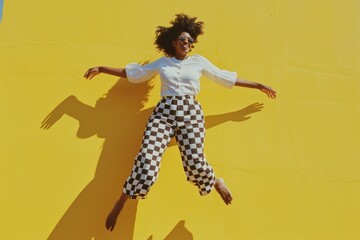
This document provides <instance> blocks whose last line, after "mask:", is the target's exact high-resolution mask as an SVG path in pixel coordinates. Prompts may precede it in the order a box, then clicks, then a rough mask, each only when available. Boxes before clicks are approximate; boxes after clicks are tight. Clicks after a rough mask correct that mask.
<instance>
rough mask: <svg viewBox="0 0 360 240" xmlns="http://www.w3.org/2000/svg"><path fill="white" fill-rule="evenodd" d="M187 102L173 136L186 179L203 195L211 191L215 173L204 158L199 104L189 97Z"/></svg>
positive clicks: (202, 121) (201, 113)
mask: <svg viewBox="0 0 360 240" xmlns="http://www.w3.org/2000/svg"><path fill="white" fill-rule="evenodd" d="M189 102H190V103H189V104H190V105H189V107H188V108H189V109H185V114H184V118H183V122H182V123H180V122H179V121H178V128H177V130H176V132H175V137H176V141H177V143H178V147H179V149H180V153H181V158H182V163H183V168H184V171H185V174H186V176H187V180H188V181H189V182H191V183H193V184H194V185H196V186H197V187H198V190H199V193H200V195H202V196H203V195H206V194H208V193H210V192H211V190H212V188H213V186H214V184H215V175H214V170H213V169H212V167H211V166H210V164H209V163H208V162H207V161H206V158H205V153H204V139H205V122H204V116H203V112H202V109H201V106H200V104H199V103H198V102H197V101H196V100H195V99H190V100H189Z"/></svg>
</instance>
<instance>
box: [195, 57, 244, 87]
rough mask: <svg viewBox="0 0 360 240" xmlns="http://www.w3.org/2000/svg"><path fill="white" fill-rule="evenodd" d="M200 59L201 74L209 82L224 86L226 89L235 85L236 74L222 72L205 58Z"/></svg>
mask: <svg viewBox="0 0 360 240" xmlns="http://www.w3.org/2000/svg"><path fill="white" fill-rule="evenodd" d="M200 57H201V64H202V67H203V71H202V73H203V74H204V76H205V77H207V78H209V79H210V80H212V81H214V82H216V83H218V84H220V85H222V86H224V87H227V88H232V87H233V86H234V85H235V82H236V79H237V73H236V72H230V71H227V70H222V69H219V68H218V67H216V66H215V65H213V64H212V63H211V62H210V61H209V60H207V59H206V58H205V57H203V56H200Z"/></svg>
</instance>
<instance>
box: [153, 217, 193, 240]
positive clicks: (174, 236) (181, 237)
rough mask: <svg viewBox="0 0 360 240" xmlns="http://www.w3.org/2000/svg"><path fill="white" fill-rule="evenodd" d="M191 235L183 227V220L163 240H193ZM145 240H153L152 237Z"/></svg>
mask: <svg viewBox="0 0 360 240" xmlns="http://www.w3.org/2000/svg"><path fill="white" fill-rule="evenodd" d="M193 239H194V237H193V235H192V233H191V232H190V231H189V229H187V228H186V227H185V220H181V221H180V222H178V223H177V224H176V226H175V227H174V228H173V230H171V232H170V233H169V234H168V235H167V236H166V237H165V238H164V240H193ZM147 240H153V237H152V235H151V236H150V237H149V238H148V239H147Z"/></svg>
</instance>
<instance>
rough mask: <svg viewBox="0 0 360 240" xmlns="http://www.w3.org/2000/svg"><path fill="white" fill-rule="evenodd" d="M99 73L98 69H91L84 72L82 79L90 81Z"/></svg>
mask: <svg viewBox="0 0 360 240" xmlns="http://www.w3.org/2000/svg"><path fill="white" fill-rule="evenodd" d="M99 73H100V67H93V68H90V69H89V70H87V71H86V73H85V74H84V78H86V79H88V80H91V79H92V78H93V77H95V76H96V75H98V74H99Z"/></svg>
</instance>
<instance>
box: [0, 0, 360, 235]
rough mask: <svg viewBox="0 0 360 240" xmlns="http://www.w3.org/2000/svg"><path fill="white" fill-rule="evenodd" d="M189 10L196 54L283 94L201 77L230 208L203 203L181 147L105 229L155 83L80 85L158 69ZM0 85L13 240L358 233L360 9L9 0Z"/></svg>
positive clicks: (210, 136)
mask: <svg viewBox="0 0 360 240" xmlns="http://www.w3.org/2000/svg"><path fill="white" fill-rule="evenodd" d="M180 12H184V13H187V14H190V15H192V16H197V17H198V18H199V20H201V21H204V22H205V23H206V28H205V32H206V33H205V35H204V36H201V37H200V38H199V43H198V44H197V45H196V48H195V49H194V50H193V53H198V54H202V55H203V56H205V57H207V58H208V59H210V60H211V61H212V62H213V63H214V64H215V65H217V66H219V67H220V68H223V69H227V70H232V71H237V72H238V75H239V77H241V78H243V79H248V80H251V81H256V82H262V83H265V84H268V85H270V86H272V87H273V88H274V89H276V90H277V92H278V98H277V99H276V100H270V99H268V98H267V97H266V95H264V94H262V93H261V92H259V91H257V90H251V89H244V88H234V89H232V90H228V89H225V88H223V87H221V86H219V85H217V84H215V83H213V82H211V81H210V80H207V79H205V78H204V79H202V86H201V93H200V95H199V97H198V99H199V101H200V102H201V103H202V106H203V108H204V111H205V115H206V117H207V136H206V154H207V159H208V161H209V162H210V163H211V164H212V165H213V167H214V169H215V171H216V174H217V176H221V177H223V178H224V179H225V181H226V183H227V185H228V186H229V188H230V189H231V191H232V194H233V197H234V201H233V204H232V205H231V206H225V205H224V204H223V202H222V201H221V199H220V197H219V196H218V195H217V194H216V193H215V192H214V193H212V194H210V195H209V196H206V197H200V196H199V194H198V192H197V189H196V188H194V187H193V186H192V185H190V184H189V183H187V182H186V179H185V174H184V173H183V171H182V166H181V161H180V154H179V152H178V149H177V147H176V146H173V145H172V146H170V147H169V148H168V150H167V151H166V153H165V156H164V158H163V163H162V169H161V172H160V177H159V180H158V182H157V183H156V184H155V185H154V186H153V188H152V189H151V191H150V193H149V196H148V198H147V199H146V200H144V201H131V202H130V201H129V202H128V203H127V205H126V207H125V209H124V211H123V212H122V213H121V215H120V217H119V220H118V223H117V226H116V229H115V230H114V232H107V231H106V230H105V227H104V222H105V218H106V216H107V213H108V212H109V211H110V209H111V208H112V206H113V204H114V202H115V200H116V199H117V197H118V196H119V195H120V192H121V188H122V183H123V181H124V179H125V178H126V177H127V175H128V173H129V171H130V169H131V166H132V163H133V158H134V156H135V154H136V152H137V150H138V149H139V147H140V142H141V136H142V131H143V128H144V124H145V122H146V120H147V117H148V116H149V114H150V110H151V108H152V107H153V106H154V105H155V104H156V102H157V101H158V99H159V79H155V80H154V82H153V83H149V84H142V85H135V84H130V83H128V82H127V81H126V80H125V79H117V78H116V77H111V76H106V75H100V76H98V77H96V78H95V79H93V80H92V81H87V80H85V79H84V78H83V77H82V76H83V74H84V72H85V71H86V70H87V69H88V68H89V67H92V66H97V65H107V66H113V67H116V66H119V67H122V66H125V64H127V63H129V62H144V61H147V60H150V61H152V60H155V59H157V58H158V57H160V56H161V55H160V54H159V53H158V52H157V51H156V50H155V47H154V46H153V40H154V30H155V28H156V26H158V25H167V24H168V22H169V21H170V20H171V19H172V18H173V17H174V15H175V14H176V13H180ZM0 81H1V87H0V133H1V134H0V146H1V151H0V159H1V168H0V184H1V186H0V213H1V214H0V226H1V239H6V240H12V239H14V240H23V239H27V240H39V239H56V240H57V239H59V240H60V239H61V240H63V239H66V240H73V239H74V240H83V239H84V240H91V239H92V240H103V239H114V240H115V239H126V240H127V239H134V240H150V239H151V240H160V239H161V240H163V239H166V240H179V239H181V240H190V239H195V240H212V239H214V240H238V239H241V240H356V239H360V205H359V203H360V161H359V160H360V154H359V145H360V119H359V117H360V98H359V96H360V94H359V92H358V91H359V89H360V1H357V0H344V1H334V0H329V1H312V0H300V1H286V0H282V1H281V0H258V1H238V0H225V1H220V2H219V1H194V0H192V1H188V0H183V1H165V0H159V1H145V0H139V1H113V0H108V1H70V0H64V1H40V0H33V1H19V0H13V1H6V0H5V1H4V6H3V13H2V20H1V22H0ZM147 94H149V97H148V101H147V102H146V103H145V104H142V101H143V100H144V96H146V95H147ZM256 103H259V104H263V105H260V108H261V106H263V107H262V108H261V111H258V110H259V108H257V107H256ZM254 104H255V105H254ZM149 109H150V110H149ZM48 114H50V115H49V118H48V121H47V122H48V123H51V124H53V125H52V126H51V127H50V128H49V129H48V130H44V129H41V128H40V126H41V122H42V120H43V119H44V118H45V117H46V116H48Z"/></svg>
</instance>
